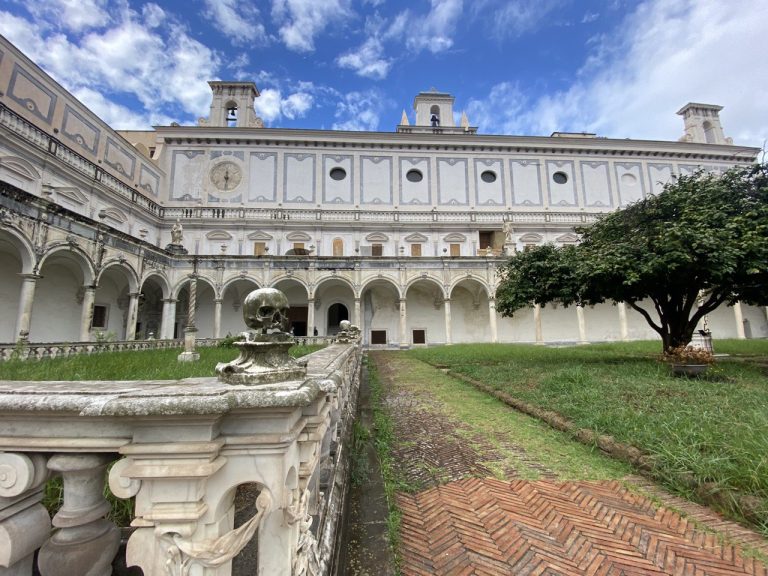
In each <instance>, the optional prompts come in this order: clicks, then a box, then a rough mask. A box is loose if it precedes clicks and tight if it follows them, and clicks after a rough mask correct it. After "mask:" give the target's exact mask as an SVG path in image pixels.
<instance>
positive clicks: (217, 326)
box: [213, 298, 221, 338]
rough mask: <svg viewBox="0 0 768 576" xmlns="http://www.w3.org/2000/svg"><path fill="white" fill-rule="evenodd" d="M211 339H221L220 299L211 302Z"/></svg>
mask: <svg viewBox="0 0 768 576" xmlns="http://www.w3.org/2000/svg"><path fill="white" fill-rule="evenodd" d="M213 337H214V338H221V298H216V299H215V300H214V301H213Z"/></svg>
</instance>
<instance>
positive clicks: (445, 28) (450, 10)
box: [396, 0, 463, 54]
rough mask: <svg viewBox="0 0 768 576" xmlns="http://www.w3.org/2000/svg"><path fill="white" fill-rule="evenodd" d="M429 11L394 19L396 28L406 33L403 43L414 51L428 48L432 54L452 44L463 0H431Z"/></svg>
mask: <svg viewBox="0 0 768 576" xmlns="http://www.w3.org/2000/svg"><path fill="white" fill-rule="evenodd" d="M430 4H431V8H430V11H429V13H428V14H427V15H426V16H423V17H417V16H413V15H411V16H410V18H409V19H408V22H407V25H406V23H405V18H402V17H400V18H398V19H396V24H397V28H398V29H402V31H403V32H404V33H405V34H406V41H405V44H406V46H407V47H408V49H410V50H412V51H414V52H420V51H421V50H429V51H430V52H432V53H433V54H436V53H438V52H443V51H445V50H448V49H449V48H451V46H453V33H454V31H455V29H456V24H457V23H458V21H459V18H460V17H461V14H462V10H463V0H431V2H430Z"/></svg>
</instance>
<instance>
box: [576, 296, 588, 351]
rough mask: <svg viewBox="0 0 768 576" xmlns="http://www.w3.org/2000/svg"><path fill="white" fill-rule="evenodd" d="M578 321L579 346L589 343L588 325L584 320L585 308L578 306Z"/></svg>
mask: <svg viewBox="0 0 768 576" xmlns="http://www.w3.org/2000/svg"><path fill="white" fill-rule="evenodd" d="M576 320H577V321H578V323H579V344H586V343H587V323H586V321H585V320H584V306H581V305H577V306H576Z"/></svg>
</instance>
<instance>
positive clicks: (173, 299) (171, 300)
mask: <svg viewBox="0 0 768 576" xmlns="http://www.w3.org/2000/svg"><path fill="white" fill-rule="evenodd" d="M161 302H163V303H166V302H167V303H168V304H173V303H174V302H178V300H177V299H176V298H163V299H162V300H161Z"/></svg>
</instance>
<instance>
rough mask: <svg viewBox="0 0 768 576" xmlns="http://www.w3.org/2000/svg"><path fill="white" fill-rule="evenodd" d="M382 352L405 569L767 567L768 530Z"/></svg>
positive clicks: (605, 571) (556, 571) (761, 570)
mask: <svg viewBox="0 0 768 576" xmlns="http://www.w3.org/2000/svg"><path fill="white" fill-rule="evenodd" d="M370 357H371V359H372V362H371V364H372V365H373V366H374V367H375V368H374V370H375V371H376V372H377V374H378V378H379V381H380V382H381V384H382V386H383V387H384V390H385V393H386V402H387V404H388V405H389V407H390V409H391V412H392V414H393V415H394V418H395V435H396V438H397V440H396V447H395V453H394V456H395V458H394V459H395V462H396V465H397V466H398V467H399V472H400V473H401V475H402V477H404V478H405V479H406V483H407V485H408V490H406V491H404V492H401V493H399V495H398V504H399V506H400V508H401V510H402V513H403V515H402V524H401V530H400V553H401V558H402V562H401V569H402V574H403V575H404V576H417V575H418V576H422V575H423V576H428V575H429V576H440V575H457V576H458V575H462V576H469V575H478V576H479V575H507V574H509V575H550V576H555V575H558V576H560V575H562V576H581V575H616V576H618V575H624V576H630V575H653V574H657V575H661V574H674V575H678V574H679V575H689V574H690V575H697V576H698V575H702V576H704V575H726V574H727V575H733V574H757V575H765V574H768V569H767V568H766V565H765V564H763V563H761V562H760V561H759V560H756V559H755V552H757V554H758V556H759V555H762V557H763V558H765V557H767V556H768V541H766V540H765V539H763V538H762V537H761V536H759V535H758V534H756V533H754V532H751V531H749V530H747V529H745V528H742V527H740V526H738V525H736V524H734V523H732V522H728V521H725V520H723V519H721V518H720V517H719V516H717V515H716V514H715V513H714V512H712V511H710V510H708V509H706V508H704V507H701V506H698V505H695V504H691V503H689V502H687V501H685V500H681V499H679V498H676V497H673V496H671V495H669V494H668V493H666V492H665V491H663V490H661V489H660V488H658V487H656V486H655V485H653V484H652V483H651V482H649V481H647V480H645V479H644V478H642V477H638V476H636V475H633V474H632V473H631V471H630V470H629V469H628V468H626V467H624V465H623V464H620V463H616V462H614V461H611V460H609V459H607V458H605V457H604V456H602V455H601V454H599V453H595V452H593V451H591V450H590V449H589V448H587V447H584V446H582V445H580V444H577V443H574V442H573V441H571V440H570V439H568V438H567V437H566V436H564V435H562V434H560V433H558V432H556V431H553V430H551V429H549V428H548V427H546V426H545V425H543V424H541V423H539V422H537V421H534V420H532V419H530V418H528V417H527V416H523V415H520V414H519V413H517V412H515V411H513V410H511V409H510V408H508V407H506V406H504V405H503V404H501V403H499V402H497V401H496V400H494V399H490V398H485V397H483V395H482V393H480V392H478V391H476V390H475V389H473V388H472V387H470V386H468V385H466V384H463V383H460V382H457V381H456V380H454V379H453V378H451V377H449V376H447V375H445V374H442V373H441V372H440V371H439V370H436V369H434V368H432V367H431V366H428V365H426V364H423V363H421V362H419V361H416V360H413V359H409V358H408V357H406V356H405V355H403V354H400V353H396V352H372V353H371V354H370ZM457 398H458V399H459V401H458V402H457V401H456V399H457ZM478 405H479V406H481V407H482V410H480V411H479V412H480V413H479V414H478V410H477V407H478Z"/></svg>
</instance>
